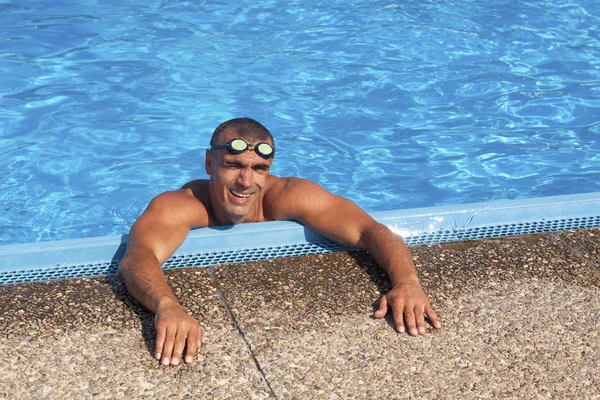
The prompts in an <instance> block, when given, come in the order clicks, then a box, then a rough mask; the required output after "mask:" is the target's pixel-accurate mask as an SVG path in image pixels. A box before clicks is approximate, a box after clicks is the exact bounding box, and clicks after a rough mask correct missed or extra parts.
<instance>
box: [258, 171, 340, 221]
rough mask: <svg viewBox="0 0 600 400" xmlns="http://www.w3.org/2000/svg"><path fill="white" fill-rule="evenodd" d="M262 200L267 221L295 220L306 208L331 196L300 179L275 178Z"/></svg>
mask: <svg viewBox="0 0 600 400" xmlns="http://www.w3.org/2000/svg"><path fill="white" fill-rule="evenodd" d="M273 178H274V180H273V182H272V183H270V185H269V188H268V190H267V191H266V193H265V197H264V200H263V208H264V213H265V216H267V218H268V219H274V220H284V219H296V218H297V217H298V215H299V214H301V213H302V211H303V210H304V209H305V208H306V207H312V206H315V205H316V204H315V202H317V203H319V202H321V200H323V199H324V198H328V197H330V196H332V195H331V194H330V193H329V192H327V191H326V190H325V189H323V188H322V187H321V186H319V185H318V184H316V183H314V182H311V181H309V180H307V179H302V178H295V177H289V178H275V177H273Z"/></svg>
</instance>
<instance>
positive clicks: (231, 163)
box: [223, 160, 246, 168]
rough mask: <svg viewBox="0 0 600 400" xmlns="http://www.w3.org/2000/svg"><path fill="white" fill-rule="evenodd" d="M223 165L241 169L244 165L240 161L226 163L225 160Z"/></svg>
mask: <svg viewBox="0 0 600 400" xmlns="http://www.w3.org/2000/svg"><path fill="white" fill-rule="evenodd" d="M223 164H225V165H226V166H228V167H242V168H244V167H245V166H246V165H245V164H244V163H242V162H240V161H236V160H232V161H227V160H225V161H224V162H223Z"/></svg>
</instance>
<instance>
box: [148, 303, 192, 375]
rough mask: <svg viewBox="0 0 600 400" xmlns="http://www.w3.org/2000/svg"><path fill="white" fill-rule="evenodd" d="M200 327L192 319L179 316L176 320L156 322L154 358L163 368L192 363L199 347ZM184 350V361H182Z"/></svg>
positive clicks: (158, 320)
mask: <svg viewBox="0 0 600 400" xmlns="http://www.w3.org/2000/svg"><path fill="white" fill-rule="evenodd" d="M200 332H201V331H200V325H199V324H198V322H197V321H196V320H195V319H193V318H192V317H190V316H188V315H187V314H185V315H183V314H182V315H180V317H179V318H178V320H173V319H172V320H168V319H166V320H165V319H163V320H160V319H158V318H157V321H156V347H155V357H156V359H157V360H160V363H161V364H162V365H163V366H168V365H172V366H177V365H179V364H181V362H182V361H185V362H186V363H187V364H189V363H192V362H193V361H194V357H195V356H196V352H197V351H198V348H200V345H201V340H202V339H201V333H200ZM184 350H185V356H186V357H185V360H184V359H183V355H184Z"/></svg>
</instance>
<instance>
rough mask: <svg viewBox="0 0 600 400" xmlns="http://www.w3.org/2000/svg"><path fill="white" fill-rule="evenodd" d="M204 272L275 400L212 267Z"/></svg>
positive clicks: (271, 389)
mask: <svg viewBox="0 0 600 400" xmlns="http://www.w3.org/2000/svg"><path fill="white" fill-rule="evenodd" d="M206 272H207V273H208V276H210V280H211V282H212V284H213V286H214V287H215V288H216V289H217V296H219V298H220V299H221V301H222V302H223V306H224V307H225V310H226V311H227V315H228V316H229V319H230V320H231V321H232V322H233V325H234V326H235V328H236V329H237V331H238V334H239V335H240V337H241V338H242V340H243V341H244V343H245V344H246V347H247V349H248V352H249V353H250V357H252V360H253V361H254V365H255V366H256V369H257V370H258V372H259V373H260V376H261V380H262V381H263V384H264V385H265V386H266V387H267V388H268V389H269V392H270V393H271V396H273V397H274V398H275V399H277V395H276V394H275V391H274V390H273V388H272V387H271V384H270V383H269V380H268V379H267V375H266V374H265V371H263V369H262V367H261V365H260V363H259V362H258V359H257V358H256V355H255V354H254V350H252V346H251V345H250V342H248V339H246V335H245V334H244V331H243V330H242V328H241V327H240V325H239V324H238V322H237V319H236V318H235V315H234V314H233V311H231V308H230V307H229V303H228V302H227V297H226V296H225V293H223V290H221V285H220V284H219V281H218V280H217V278H216V276H215V272H214V269H213V267H207V268H206Z"/></svg>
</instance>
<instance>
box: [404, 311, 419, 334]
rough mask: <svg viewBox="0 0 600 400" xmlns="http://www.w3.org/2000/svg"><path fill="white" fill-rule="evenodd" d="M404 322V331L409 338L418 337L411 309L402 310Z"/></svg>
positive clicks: (414, 316)
mask: <svg viewBox="0 0 600 400" xmlns="http://www.w3.org/2000/svg"><path fill="white" fill-rule="evenodd" d="M404 321H405V323H406V330H407V331H408V334H409V335H411V336H418V335H419V331H418V330H417V323H416V313H415V310H414V306H413V307H405V308H404Z"/></svg>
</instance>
